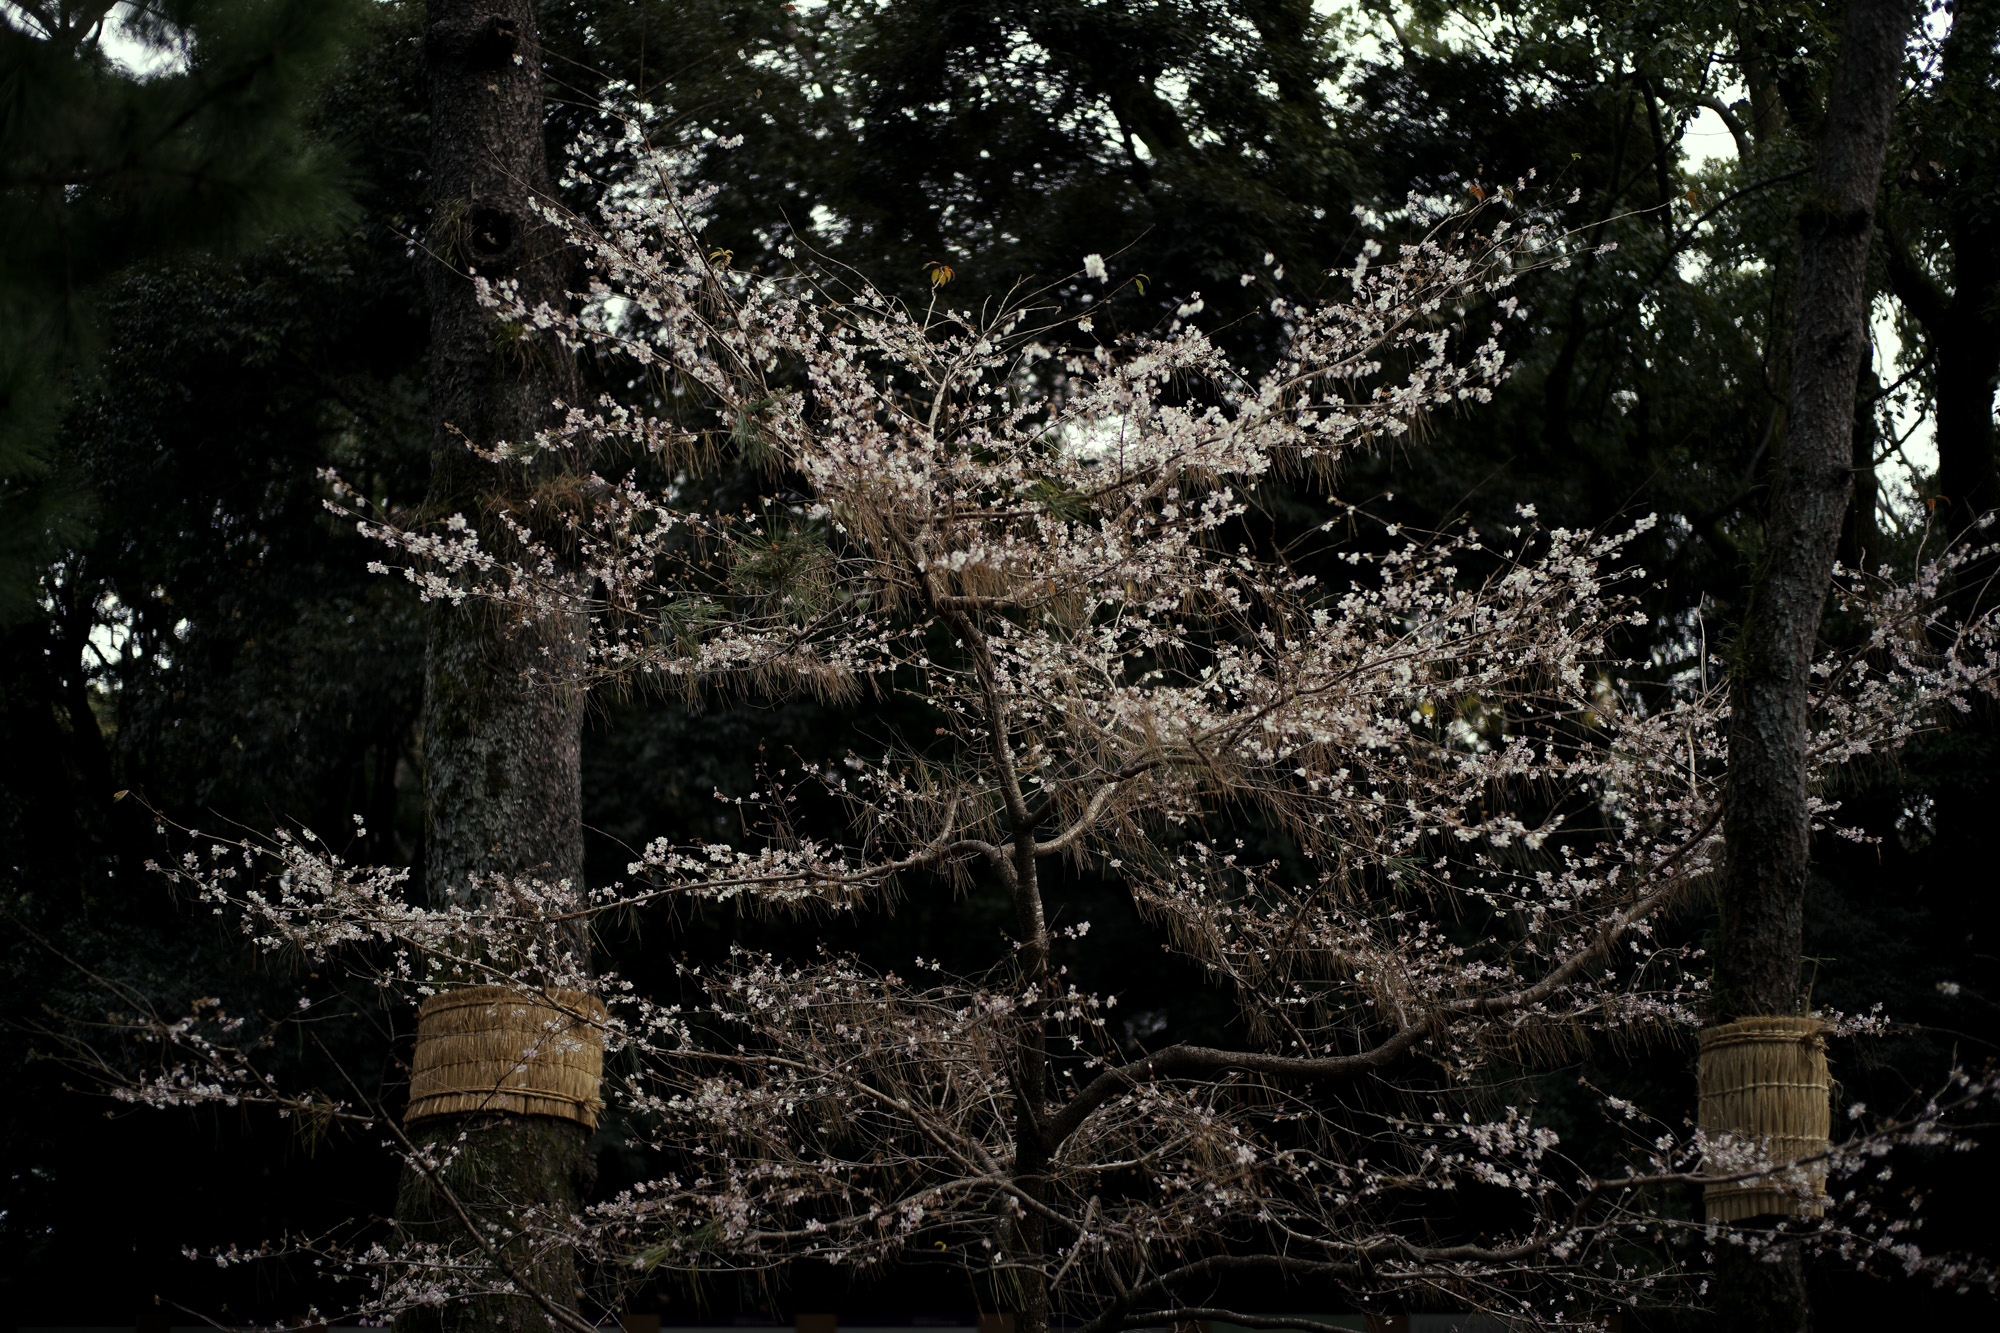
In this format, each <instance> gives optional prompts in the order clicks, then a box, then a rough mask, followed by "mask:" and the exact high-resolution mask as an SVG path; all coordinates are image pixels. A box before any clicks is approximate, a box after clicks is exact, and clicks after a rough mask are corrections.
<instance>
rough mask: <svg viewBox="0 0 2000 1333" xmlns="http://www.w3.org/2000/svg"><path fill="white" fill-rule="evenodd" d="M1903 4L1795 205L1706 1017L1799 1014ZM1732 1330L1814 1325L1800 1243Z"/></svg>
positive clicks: (1849, 76) (1735, 684)
mask: <svg viewBox="0 0 2000 1333" xmlns="http://www.w3.org/2000/svg"><path fill="white" fill-rule="evenodd" d="M1912 8H1913V6H1912V4H1911V0H1853V3H1851V4H1850V5H1849V7H1848V11H1847V23H1846V29H1845V32H1844V33H1843V35H1842V39H1841V47H1840V58H1839V63H1838V64H1837V65H1836V67H1835V69H1834V76H1833V87H1832V89H1831V91H1830V93H1829V96H1828V98H1827V109H1826V114H1825V116H1824V118H1823V120H1822V122H1821V127H1820V136H1819V152H1818V160H1817V162H1816V164H1815V168H1814V176H1813V188H1812V190H1811V193H1810V194H1809V195H1808V197H1807V200H1806V204H1805V207H1804V209H1803V210H1802V214H1801V217H1800V251H1799V272H1798V282H1797V287H1796V288H1795V296H1794V307H1793V309H1794V317H1793V333H1792V353H1791V384H1790V391H1789V410H1788V413H1787V423H1786V429H1785V443H1784V455H1783V457H1782V458H1781V459H1780V460H1779V465H1778V470H1777V476H1776V478H1775V490H1774V495H1773V507H1772V514H1771V520H1770V526H1769V529H1768V532H1767V537H1766V541H1765V546H1764V551H1763V555H1762V559H1761V564H1760V567H1759V569H1758V571H1757V577H1756V579H1755V581H1754V583H1753V585H1752V588H1751V593H1750V603H1749V609H1748V612H1747V614H1746V617H1745V621H1744V625H1743V630H1742V634H1741V637H1740V639H1739V641H1738V660H1737V662H1736V665H1735V672H1734V675H1733V678H1732V680H1731V686H1730V707H1731V715H1730V731H1729V784H1728V790H1727V793H1726V795H1725V797H1724V806H1723V828H1724V841H1725V847H1726V857H1725V867H1724V872H1723V884H1722V932H1721V941H1720V947H1719V949H1718V953H1717V958H1716V972H1715V992H1714V1001H1713V1008H1712V1013H1711V1017H1712V1019H1713V1021H1716V1022H1727V1021H1729V1020H1731V1019H1734V1018H1739V1017H1743V1016H1745V1015H1751V1014H1792V1013H1796V1012H1797V1011H1798V1009H1799V1005H1800V994H1799V979H1800V961H1801V960H1800V929H1801V918H1802V914H1803V906H1804V900H1805V888H1806V876H1807V873H1808V870H1809V864H1810V852H1811V836H1812V833H1811V818H1810V815H1809V813H1808V807H1807V795H1808V793H1807V790H1806V780H1805V750H1806V740H1807V734H1808V725H1809V722H1810V715H1809V708H1808V687H1809V685H1810V677H1809V671H1810V667H1811V662H1812V658H1813V653H1814V649H1815V647H1816V645H1817V642H1818V639H1819V630H1820V618H1821V614H1822V612H1823V611H1824V609H1825V605H1826V600H1827V593H1828V589H1829V583H1830V580H1831V576H1832V572H1833V561H1834V555H1835V551H1836V549H1837V547H1838V545H1839V542H1840V536H1841V526H1842V520H1843V519H1844V518H1845V517H1846V514H1847V508H1848V498H1849V495H1850V494H1851V492H1852V489H1853V474H1852V469H1853V465H1854V458H1853V453H1852V449H1853V430H1854V407H1855V385H1856V381H1857V379H1858V377H1859V374H1860V371H1861V366H1862V363H1863V359H1864V358H1865V356H1866V355H1867V350H1868V334H1867V312H1868V282H1867V279H1868V273H1867V269H1868V253H1869V247H1870V245H1871V244H1872V242H1873V238H1874V231H1875V210H1876V196H1877V193H1878V191H1879V189H1880V186H1881V179H1882V160H1883V153H1884V149H1885V147H1886V145H1887V142H1888V134H1889V122H1890V117H1891V115H1892V114H1893V111H1894V108H1895V98H1896V92H1897V88H1898V84H1899V76H1900V73H1901V68H1902V53H1903V47H1904V43H1905V40H1906V38H1907V35H1908V33H1909V31H1910V25H1911V22H1912ZM1717 1270H1718V1271H1717V1278H1718V1292H1717V1306H1718V1313H1719V1314H1720V1315H1721V1316H1722V1326H1724V1327H1727V1328H1729V1329H1731V1330H1744V1331H1746V1333H1747V1331H1749V1330H1784V1333H1803V1330H1806V1329H1809V1328H1810V1327H1811V1325H1812V1311H1811V1307H1810V1304H1809V1302H1808V1301H1807V1299H1806V1289H1805V1280H1804V1273H1803V1267H1802V1264H1801V1261H1800V1258H1799V1256H1798V1254H1797V1252H1796V1251H1795V1250H1791V1249H1789V1248H1787V1249H1784V1250H1782V1251H1780V1252H1779V1253H1777V1254H1774V1255H1771V1256H1766V1257H1757V1258H1753V1257H1750V1256H1748V1255H1745V1254H1743V1253H1742V1252H1740V1251H1736V1250H1733V1249H1732V1250H1725V1251H1724V1253H1723V1255H1722V1257H1721V1258H1720V1260H1719V1262H1718V1265H1717Z"/></svg>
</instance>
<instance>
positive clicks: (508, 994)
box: [403, 986, 605, 1129]
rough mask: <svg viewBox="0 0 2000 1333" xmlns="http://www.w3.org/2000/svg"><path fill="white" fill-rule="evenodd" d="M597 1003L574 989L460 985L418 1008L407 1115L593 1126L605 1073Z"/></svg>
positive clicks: (410, 1120) (409, 1120)
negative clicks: (482, 1115) (487, 1116)
mask: <svg viewBox="0 0 2000 1333" xmlns="http://www.w3.org/2000/svg"><path fill="white" fill-rule="evenodd" d="M604 1019H605V1009H604V1005H603V1003H602V1002H601V1001H600V1000H598V999H597V998H596V997H595V996H592V995H586V994H584V993H583V992H581V991H568V990H564V991H553V992H549V993H547V994H545V995H533V994H526V993H523V992H521V991H517V990H513V989H511V988H509V987H506V986H467V987H465V988H464V989H461V990H453V991H446V992H445V993H443V994H442V995H433V996H431V997H430V998H429V999H427V1000H425V1001H424V1002H423V1004H422V1006H421V1007H419V1008H418V1010H417V1052H416V1058H415V1059H414V1060H413V1061H412V1062H411V1065H410V1108H409V1110H407V1111H405V1112H404V1113H403V1123H404V1124H415V1123H416V1122H417V1121H419V1120H431V1119H435V1118H436V1117H438V1116H447V1115H468V1114H473V1113H477V1112H482V1111H504V1112H507V1113H509V1114H512V1115H550V1116H560V1117H563V1118H564V1119H568V1120H575V1121H579V1122H581V1123H582V1124H583V1126H584V1127H585V1128H586V1129H595V1128H596V1127H597V1116H598V1113H599V1112H600V1111H602V1110H603V1109H604V1101H603V1098H601V1097H600V1096H599V1095H598V1090H599V1085H600V1081H601V1079H602V1077H603V1073H604V1033H603V1030H602V1027H601V1024H602V1023H603V1022H604Z"/></svg>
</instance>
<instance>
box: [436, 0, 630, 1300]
mask: <svg viewBox="0 0 2000 1333" xmlns="http://www.w3.org/2000/svg"><path fill="white" fill-rule="evenodd" d="M424 71H425V77H426V81H427V84H428V91H429V97H430V121H431V146H430V182H429V184H430V222H429V235H428V241H429V247H430V251H431V254H430V257H429V259H428V260H427V261H426V262H427V264H428V268H427V276H426V291H427V295H428V297H429V300H430V307H431V343H430V407H431V421H432V432H433V434H432V467H431V489H430V496H429V500H428V506H429V515H430V518H431V519H432V520H433V521H440V520H443V519H445V518H448V517H449V516H451V515H453V514H462V515H464V517H465V518H466V520H467V521H468V522H470V523H472V524H474V525H475V526H476V527H478V528H479V530H480V531H481V533H482V535H483V536H484V537H485V539H486V540H487V541H488V542H489V543H493V544H496V545H501V544H504V538H503V537H502V535H501V534H500V533H499V531H498V530H497V529H498V525H497V524H496V523H495V522H494V516H495V515H496V514H497V513H498V512H500V511H502V510H503V509H517V511H518V508H517V507H518V505H519V502H520V501H522V500H524V499H526V498H527V493H528V491H529V490H530V489H531V488H532V487H534V486H535V485H536V483H537V478H536V477H535V476H533V475H532V474H523V473H520V472H517V471H512V470H510V471H508V472H507V473H504V474H503V473H502V472H501V471H500V470H499V469H495V468H493V467H492V466H490V465H488V464H487V463H485V462H484V461H482V460H481V459H480V458H479V457H478V456H477V454H476V453H475V452H474V448H473V447H474V446H486V445H491V444H494V443H497V442H500V441H505V440H519V439H525V438H528V437H530V436H532V435H533V434H534V433H535V432H536V431H537V430H539V429H541V428H542V427H544V426H546V425H548V424H550V423H551V421H552V419H553V413H552V410H551V406H552V404H553V403H554V402H556V401H557V400H559V399H561V400H568V401H574V399H575V392H576V370H575V365H574V362H573V360H572V359H571V357H570V356H569V355H568V353H567V352H565V351H564V350H563V349H561V348H560V347H559V346H557V345H556V344H555V343H554V341H553V340H552V339H551V340H547V341H545V342H527V341H522V340H520V339H519V338H518V337H516V336H515V332H516V331H515V330H511V329H508V328H506V327H503V326H502V325H501V323H500V322H499V321H498V320H497V319H496V318H495V316H494V315H493V313H492V312H491V311H489V310H487V309H484V308H482V307H481V306H480V305H479V303H478V302H477V300H476V299H475V297H474V291H473V284H472V278H473V277H474V276H482V277H487V278H493V279H512V280H514V281H516V282H518V283H519V285H520V291H521V295H522V296H523V297H524V298H525V299H527V300H528V301H529V302H530V303H534V302H537V301H544V300H545V301H548V302H550V303H551V304H552V305H557V306H558V307H559V306H560V304H561V302H562V301H563V290H564V282H563V276H564V262H563V246H562V242H561V238H560V236H559V235H558V234H557V233H556V232H555V230H554V229H553V228H551V227H549V226H548V225H547V224H546V223H544V222H542V221H540V220H539V219H538V218H537V217H536V216H535V214H534V212H533V211H532V209H531V208H530V207H529V202H530V200H532V199H534V198H537V197H545V196H547V195H548V194H549V181H548V173H547V169H546V165H545V162H544V158H543V137H542V118H543V103H542V64H541V50H540V46H539V43H538V41H537V39H536V30H535V15H534V10H533V8H532V7H531V6H530V5H529V4H528V3H526V0H429V3H428V6H427V12H426V30H425V40H424ZM550 649H554V650H555V651H557V652H563V651H567V649H565V648H564V647H563V646H562V645H561V644H559V643H556V642H553V641H552V640H551V639H550V637H549V636H547V635H545V634H537V633H535V632H532V631H531V630H529V629H527V628H525V627H523V626H521V625H518V624H514V623H509V622H508V620H507V619H506V618H505V617H504V616H503V615H502V614H500V613H498V612H496V611H495V610H493V609H492V608H490V607H476V606H474V605H473V604H471V603H468V604H467V605H466V606H464V607H452V606H449V605H446V604H437V605H435V606H434V608H433V610H432V613H431V620H430V631H429V646H428V656H427V662H426V674H425V686H424V711H423V731H424V735H423V746H424V797H425V806H426V831H425V837H426V843H425V850H426V854H425V867H424V869H425V877H426V885H427V890H428V892H429V893H430V895H431V897H432V899H433V901H438V902H442V901H446V900H451V899H457V900H460V901H466V900H469V899H472V898H475V897H477V896H478V895H480V894H482V893H484V892H486V891H487V890H488V888H489V886H490V883H491V881H490V879H489V878H488V877H492V876H521V877H529V878H533V879H536V880H540V881H542V882H545V883H551V882H557V881H561V880H568V881H570V882H571V883H572V884H580V883H581V874H582V868H583V847H582V808H581V807H582V794H581V785H580V778H579V767H578V752H579V737H580V730H581V722H582V716H583V709H582V698H581V696H580V693H579V692H578V691H576V690H575V689H571V688H565V687H564V686H562V685H561V684H560V683H559V680H558V679H557V678H559V677H560V676H561V674H562V673H561V671H560V670H557V671H554V672H551V671H550V670H549V669H548V668H549V666H550V661H549V659H548V657H547V656H546V655H545V653H546V651H547V650H550ZM556 665H557V666H558V667H559V666H560V663H557V664H556ZM531 668H533V670H532V671H531ZM462 1133H463V1134H465V1135H466V1138H465V1140H464V1142H463V1143H462V1144H460V1143H459V1137H460V1135H461V1134H462ZM411 1137H412V1138H413V1139H414V1140H415V1141H416V1142H417V1143H418V1144H419V1146H424V1145H430V1146H432V1147H434V1148H436V1149H438V1151H439V1152H440V1154H444V1153H446V1152H447V1150H448V1149H449V1150H452V1151H455V1152H456V1154H457V1155H456V1157H455V1158H454V1160H452V1162H451V1165H450V1166H449V1168H448V1169H447V1170H445V1171H444V1172H442V1174H441V1176H440V1178H439V1179H438V1180H433V1179H432V1178H430V1177H429V1176H426V1175H424V1174H422V1173H419V1172H415V1171H411V1172H407V1173H406V1174H405V1178H404V1181H403V1184H402V1187H401V1189H400V1190H399V1192H398V1196H397V1221H398V1224H399V1226H400V1228H401V1230H402V1233H403V1235H404V1236H405V1238H406V1239H408V1240H411V1241H417V1242H432V1243H442V1244H445V1245H448V1246H449V1247H451V1249H452V1250H453V1252H454V1253H455V1254H457V1255H459V1256H462V1258H463V1259H464V1260H465V1261H466V1262H467V1263H469V1264H472V1265H475V1266H479V1267H485V1268H488V1269H492V1268H495V1267H499V1268H501V1269H502V1270H510V1271H511V1276H512V1278H513V1280H514V1281H515V1282H516V1284H517V1285H520V1286H523V1287H532V1288H533V1289H534V1291H535V1292H536V1293H538V1295H539V1297H540V1299H536V1298H534V1297H533V1296H524V1295H511V1296H495V1297H489V1298H483V1299H477V1300H460V1301H456V1302H451V1303H448V1304H446V1305H445V1306H443V1307H442V1308H437V1309H426V1310H423V1311H420V1312H418V1313H415V1314H411V1315H407V1316H404V1317H403V1318H401V1319H399V1320H398V1324H397V1327H398V1328H399V1329H400V1330H403V1333H411V1330H423V1333H459V1331H461V1330H462V1331H463V1333H473V1331H474V1330H478V1331H479V1333H495V1331H500V1333H504V1331H507V1330H527V1329H535V1330H545V1329H548V1328H550V1327H551V1326H554V1325H559V1324H561V1323H566V1322H569V1320H567V1319H563V1318H562V1317H561V1316H560V1315H559V1314H558V1313H557V1311H568V1312H576V1307H577V1275H576V1271H575V1264H574V1262H573V1259H572V1258H571V1256H570V1255H569V1254H568V1253H567V1251H566V1250H564V1249H563V1248H562V1247H561V1246H549V1245H546V1244H535V1243H532V1242H530V1241H528V1240H527V1239H525V1238H524V1237H523V1236H522V1234H521V1233H522V1231H523V1230H524V1228H525V1227H527V1226H529V1225H532V1219H533V1218H534V1217H535V1216H536V1215H538V1214H539V1215H542V1216H554V1217H560V1216H563V1215H565V1214H568V1213H573V1212H574V1210H575V1209H576V1207H577V1205H578V1202H579V1197H580V1195H581V1193H582V1191H583V1190H584V1189H585V1188H586V1187H587V1184H588V1177H589V1174H590V1168H591V1160H590V1158H589V1156H588V1154H587V1153H586V1152H585V1147H584V1145H585V1139H586V1134H585V1131H584V1129H583V1127H582V1126H581V1125H579V1124H576V1123H575V1122H573V1121H569V1120H561V1119H554V1118H550V1117H543V1116H515V1115H502V1114H490V1115H480V1116H469V1117H451V1118H447V1119H440V1120H432V1121H428V1122H425V1123H422V1124H419V1125H416V1126H413V1127H412V1129H411ZM440 1186H442V1187H440ZM468 1217H470V1218H471V1219H472V1220H474V1221H476V1222H477V1223H478V1224H479V1226H480V1227H481V1229H482V1230H484V1231H486V1232H487V1233H488V1235H489V1237H493V1238H496V1239H497V1244H496V1243H495V1240H493V1239H489V1240H488V1241H486V1242H484V1243H482V1242H477V1241H475V1240H474V1239H473V1238H472V1237H471V1236H470V1235H469V1234H468V1233H467V1230H466V1227H465V1225H464V1223H465V1220H466V1219H467V1218H468ZM496 1252H497V1257H496ZM579 1315H580V1312H578V1313H577V1314H572V1315H571V1318H573V1319H574V1320H575V1324H576V1325H586V1324H588V1323H590V1322H594V1321H589V1320H587V1319H583V1318H581V1317H578V1316H579Z"/></svg>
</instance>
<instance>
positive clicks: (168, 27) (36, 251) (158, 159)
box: [0, 0, 352, 617]
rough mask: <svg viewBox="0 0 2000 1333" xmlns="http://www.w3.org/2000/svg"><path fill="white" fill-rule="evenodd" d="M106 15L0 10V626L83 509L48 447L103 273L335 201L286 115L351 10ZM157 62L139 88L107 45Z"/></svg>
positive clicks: (77, 528)
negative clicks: (117, 40) (1, 243)
mask: <svg viewBox="0 0 2000 1333" xmlns="http://www.w3.org/2000/svg"><path fill="white" fill-rule="evenodd" d="M113 9H114V6H113V5H112V3H111V2H110V0H87V2H86V3H83V4H76V5H72V4H69V3H63V2H62V0H7V3H6V4H5V6H4V8H0V15H3V16H4V21H0V235H4V236H5V237H6V238H7V245H6V248H5V252H4V254H0V533H4V534H6V535H5V537H4V538H0V616H4V617H11V616H18V615H20V614H23V613H25V612H28V611H29V610H31V609H32V608H33V606H34V604H35V600H36V587H37V580H38V576H39V571H40V568H41V566H42V565H43V564H44V563H45V562H46V561H47V560H48V559H50V558H51V557H52V556H53V554H54V552H55V551H56V549H58V547H59V546H60V544H61V543H62V542H64V541H69V540H75V539H76V538H78V537H80V536H81V535H82V533H83V532H84V531H85V522H84V520H85V517H86V515H87V512H88V504H87V499H86V497H85V495H84V494H83V493H82V491H81V490H80V489H79V488H78V487H77V485H76V484H75V483H74V482H73V480H72V479H71V478H70V477H69V476H68V475H67V470H66V469H65V468H64V467H63V465H62V463H61V460H60V459H59V458H58V457H57V455H56V451H55V449H54V447H53V444H52V437H53V433H54V428H55V424H56V422H57V420H58V418H59V416H60V414H61V411H62V408H63V404H64V402H65V401H66V399H67V396H68V391H69V388H70V386H71V384H72V382H73V380H74V378H75V377H76V375H77V374H78V373H80V372H82V371H84V370H85V369H87V368H88V366H89V365H90V364H91V361H92V353H93V351H94V350H95V345H96V341H97V335H96V330H97V318H96V314H95V299H96V297H97V295H98V294H99V292H100V291H101V290H102V289H103V287H104V284H105V281H106V280H107V279H108V278H109V277H110V276H111V275H113V274H116V273H118V272H119V271H121V270H123V269H126V268H128V267H130V266H131V265H132V264H135V263H137V262H140V261H142V260H145V259H148V258H153V257H157V256H161V255H165V254H170V253H173V252H175V251H179V250H186V249H202V248H222V247H228V246H232V245H237V244H240V243H243V242H246V241H254V240H257V239H260V238H263V237H266V236H269V235H271V234H272V233H273V232H275V231H278V230H281V229H287V228H296V227H300V226H305V225H312V224H315V223H320V222H324V221H325V220H327V219H328V218H330V217H332V216H334V215H335V214H336V212H337V210H338V209H339V207H340V205H341V203H342V201H343V196H342V193H341V191H340V189H339V185H338V179H337V173H336V171H335V168H334V163H333V159H332V158H331V157H330V156H329V155H328V154H327V153H326V152H325V151H323V150H322V149H320V148H317V147H315V146H313V145H311V144H309V143H308V142H306V139H305V136H304V135H303V133H302V131H301V120H302V116H303V114H304V112H305V110H306V109H307V106H308V104H309V99H310V96H311V94H312V92H313V90H314V89H315V88H316V87H317V86H318V82H319V79H320V78H321V76H322V75H323V74H324V73H325V72H326V69H327V66H328V64H329V62H330V60H331V59H332V58H333V57H334V56H335V55H336V54H337V53H338V52H339V50H340V49H341V43H342V39H343V37H344V36H345V34H346V32H347V29H348V25H349V19H350V17H351V12H352V11H351V7H350V4H349V0H168V2H167V3H165V4H161V5H150V6H146V7H145V8H143V9H141V10H134V11H132V12H131V15H130V16H129V17H126V18H123V19H122V20H121V19H116V18H114V16H113ZM114 37H122V38H123V39H124V42H123V44H124V46H125V48H126V49H128V50H132V51H137V52H141V53H144V54H146V55H147V56H149V57H152V58H154V59H156V60H157V61H158V62H159V63H160V64H161V66H162V67H161V68H159V69H157V70H155V71H154V72H152V73H150V74H143V75H142V74H140V73H136V72H134V71H133V70H131V69H130V68H127V67H126V66H124V65H122V64H121V63H119V61H117V60H116V59H114V57H113V55H112V52H111V50H110V43H111V41H112V39H113V38H114Z"/></svg>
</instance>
